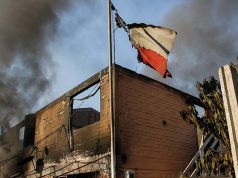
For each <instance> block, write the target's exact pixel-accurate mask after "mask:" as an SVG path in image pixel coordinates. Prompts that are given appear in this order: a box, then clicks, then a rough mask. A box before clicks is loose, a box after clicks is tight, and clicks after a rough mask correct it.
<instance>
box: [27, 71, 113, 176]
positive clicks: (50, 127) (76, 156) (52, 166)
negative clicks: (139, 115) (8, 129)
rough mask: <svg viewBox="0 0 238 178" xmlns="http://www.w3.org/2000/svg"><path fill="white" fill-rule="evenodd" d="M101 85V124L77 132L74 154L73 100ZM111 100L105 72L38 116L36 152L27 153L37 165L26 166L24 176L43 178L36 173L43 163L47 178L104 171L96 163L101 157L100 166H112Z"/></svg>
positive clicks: (98, 122) (75, 89)
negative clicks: (88, 89)
mask: <svg viewBox="0 0 238 178" xmlns="http://www.w3.org/2000/svg"><path fill="white" fill-rule="evenodd" d="M98 82H99V83H100V92H101V93H100V94H101V98H100V102H101V103H100V105H101V110H100V120H99V121H97V122H95V123H93V124H90V125H88V126H85V127H83V128H79V129H74V130H73V140H74V150H73V151H72V150H70V149H69V134H68V124H69V117H70V110H71V109H73V108H72V107H71V101H72V98H73V97H74V96H76V95H77V94H79V93H81V92H83V91H85V90H86V89H87V88H89V87H91V86H93V85H94V84H96V83H98ZM108 97H109V92H108V73H107V71H106V70H104V71H102V72H101V73H98V74H96V75H94V76H93V77H91V78H90V79H88V80H87V81H85V82H83V83H82V84H80V85H79V86H77V87H75V88H74V89H72V90H71V91H69V92H68V93H66V94H65V95H63V96H62V97H60V98H58V99H57V100H55V101H54V102H52V103H51V104H49V105H48V106H46V107H44V108H42V109H41V110H39V111H38V112H36V113H35V117H36V127H35V146H34V148H33V151H32V149H31V150H27V151H26V152H25V157H26V156H28V155H29V154H31V155H34V156H35V158H34V161H33V162H34V164H33V163H32V162H29V163H27V164H26V165H25V166H24V176H26V177H35V176H36V175H39V174H38V173H36V171H35V166H36V161H37V160H39V159H43V161H44V168H43V171H42V175H43V176H45V177H53V176H58V175H67V174H75V173H77V172H78V173H79V172H87V171H90V172H95V171H100V169H101V168H100V167H99V166H98V164H97V161H95V160H97V159H99V158H100V157H102V159H100V160H99V161H100V162H103V161H104V163H105V164H109V163H106V162H107V160H110V159H107V158H108V157H106V156H105V155H106V154H107V153H108V152H109V151H110V122H109V98H108ZM46 152H47V153H46ZM94 161H95V162H94ZM91 162H92V163H91ZM100 164H102V163H100ZM84 165H86V166H84ZM78 167H82V169H80V168H78ZM104 167H105V165H104ZM77 168H78V169H77ZM72 170H75V171H72ZM64 173H65V174H64Z"/></svg>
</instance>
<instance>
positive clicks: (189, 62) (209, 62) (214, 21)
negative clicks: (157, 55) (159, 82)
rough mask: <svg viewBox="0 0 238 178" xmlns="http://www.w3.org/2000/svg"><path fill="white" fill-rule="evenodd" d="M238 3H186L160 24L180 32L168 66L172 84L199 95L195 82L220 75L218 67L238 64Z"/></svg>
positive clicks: (220, 0)
mask: <svg viewBox="0 0 238 178" xmlns="http://www.w3.org/2000/svg"><path fill="white" fill-rule="evenodd" d="M237 7H238V1H225V0H209V1H207V0H199V1H196V0H193V1H185V2H184V3H182V4H179V5H177V6H176V7H175V8H174V9H172V10H171V11H170V12H169V14H167V15H165V19H164V23H162V24H161V25H163V26H166V27H170V28H171V29H174V30H175V31H177V32H178V35H177V38H176V42H175V48H174V50H173V51H172V55H173V57H172V56H169V62H168V67H169V70H170V71H171V73H172V74H173V79H172V80H170V82H169V83H170V84H171V85H173V86H175V87H177V88H179V89H182V90H184V91H187V92H190V93H193V94H194V93H196V90H195V86H194V85H195V83H196V81H202V80H203V79H204V78H207V77H209V76H210V75H215V76H217V73H218V68H219V67H220V66H222V65H225V64H229V63H230V62H232V61H233V62H237V61H236V56H237V54H238V48H237V47H238V40H237V39H236V38H237V37H238V27H237V24H238V15H237Z"/></svg>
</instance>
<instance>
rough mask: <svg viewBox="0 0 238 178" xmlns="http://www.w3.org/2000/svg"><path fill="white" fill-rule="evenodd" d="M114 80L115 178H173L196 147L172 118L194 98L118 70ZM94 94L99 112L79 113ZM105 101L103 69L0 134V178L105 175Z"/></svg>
mask: <svg viewBox="0 0 238 178" xmlns="http://www.w3.org/2000/svg"><path fill="white" fill-rule="evenodd" d="M113 74H114V77H113V78H114V82H113V83H114V91H115V92H114V104H115V110H114V112H115V143H116V174H117V177H118V178H124V177H126V178H130V177H131V178H132V177H136V178H152V177H153V178H155V177H158V178H159V177H178V176H179V174H180V173H181V172H182V171H183V170H184V168H185V167H186V165H187V164H188V162H189V161H190V160H191V158H192V157H193V156H194V154H195V153H196V151H197V149H198V146H197V132H196V129H195V128H194V127H193V126H190V125H187V124H186V123H185V122H184V121H183V120H182V119H181V117H180V114H179V112H180V111H182V110H185V109H186V105H187V103H188V101H191V100H195V99H196V98H194V97H192V96H191V95H188V94H186V93H184V92H181V91H179V90H176V89H174V88H171V87H169V86H167V85H165V84H162V83H160V82H158V81H155V80H153V79H150V78H148V77H146V76H143V75H139V74H137V73H135V72H133V71H130V70H128V69H125V68H123V67H121V66H118V65H115V66H114V67H113ZM87 91H92V92H90V93H88V94H86V95H84V96H83V97H81V95H80V94H81V93H84V92H87ZM96 93H99V101H98V102H99V105H100V107H99V109H98V110H97V109H95V108H93V107H87V108H83V107H81V104H82V103H83V102H85V101H86V100H87V99H89V98H92V97H94V96H95V94H96ZM109 99H110V98H109V79H108V69H104V70H102V71H101V72H99V73H97V74H95V75H94V76H92V77H91V78H89V79H88V80H86V81H85V82H83V83H82V84H80V85H78V86H77V87H75V88H73V89H72V90H70V91H69V92H67V93H66V94H64V95H63V96H61V97H59V98H58V99H56V100H55V101H53V102H52V103H50V104H49V105H47V106H45V107H44V108H42V109H40V110H39V111H37V112H36V113H33V114H30V115H27V116H26V118H25V120H24V121H22V122H21V123H19V124H18V125H17V126H15V127H13V128H11V129H9V130H8V131H7V132H4V133H2V135H1V136H0V140H1V142H0V151H1V152H5V153H6V154H4V156H2V155H1V157H0V162H1V168H0V174H1V176H0V177H10V176H12V177H29V178H30V177H32V178H33V177H34V178H35V177H40V176H41V177H67V178H68V177H69V178H73V177H79V178H80V177H84V178H87V177H90V178H92V177H97V178H102V177H110V169H111V168H110V145H111V144H110V139H111V138H110V135H111V134H110V121H111V118H110V117H109V116H110V103H109V102H110V100H109ZM77 101H79V103H80V104H79V105H76V103H77ZM93 102H94V101H93ZM8 135H9V136H8ZM8 137H9V138H10V137H11V141H10V142H9V141H8V142H7V141H6V142H4V139H5V140H6V139H8ZM20 137H21V138H20ZM8 140H9V139H8ZM7 146H10V148H5V147H7ZM3 147H4V148H3ZM6 149H10V150H9V151H7V150H6ZM7 153H8V154H7Z"/></svg>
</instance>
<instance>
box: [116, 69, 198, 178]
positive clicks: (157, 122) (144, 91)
mask: <svg viewBox="0 0 238 178" xmlns="http://www.w3.org/2000/svg"><path fill="white" fill-rule="evenodd" d="M116 73H117V75H116V89H117V91H116V145H117V146H116V148H117V150H116V152H117V158H119V159H118V160H117V172H118V174H119V175H118V177H123V176H122V175H123V172H124V170H127V169H129V170H134V171H135V174H136V176H135V177H136V178H160V177H178V175H179V174H180V172H182V171H183V169H184V168H185V167H186V165H187V164H188V163H189V161H190V160H191V159H192V157H193V156H194V154H195V153H196V151H197V149H198V146H197V134H196V129H195V128H194V127H193V126H190V125H187V124H186V123H185V122H184V121H183V120H182V118H181V116H180V114H179V112H180V111H182V110H184V109H186V101H185V95H184V94H181V92H179V91H177V90H174V89H172V88H171V87H168V86H165V85H164V84H161V83H160V82H157V81H153V80H151V79H149V80H147V79H146V78H145V77H141V76H140V75H137V74H135V73H131V72H129V71H126V70H121V69H117V72H116ZM165 122H166V125H165ZM122 157H123V158H124V159H126V160H124V161H123V160H122V161H121V160H120V159H121V158H122Z"/></svg>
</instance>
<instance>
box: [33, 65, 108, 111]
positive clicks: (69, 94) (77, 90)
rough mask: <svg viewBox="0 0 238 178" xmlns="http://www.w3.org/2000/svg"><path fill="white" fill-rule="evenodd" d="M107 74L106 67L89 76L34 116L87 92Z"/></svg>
mask: <svg viewBox="0 0 238 178" xmlns="http://www.w3.org/2000/svg"><path fill="white" fill-rule="evenodd" d="M107 73H108V67H106V68H104V69H103V70H101V71H100V72H98V73H96V74H94V75H93V76H91V77H90V78H88V79H87V80H85V81H84V82H82V83H80V84H79V85H77V86H76V87H74V88H73V89H71V90H69V91H68V92H66V93H65V94H63V95H62V96H60V97H59V98H57V99H55V100H54V101H52V102H51V103H49V104H48V105H46V106H44V107H43V108H41V109H40V110H38V111H36V113H35V114H39V113H41V112H43V111H44V110H46V109H47V108H49V107H51V106H52V105H54V104H55V103H58V102H60V101H62V100H65V99H66V98H73V97H74V96H76V95H77V94H79V93H81V92H83V91H85V90H87V89H88V88H90V87H91V86H93V85H94V84H96V83H98V82H99V81H100V78H101V77H102V76H103V75H105V74H107Z"/></svg>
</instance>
